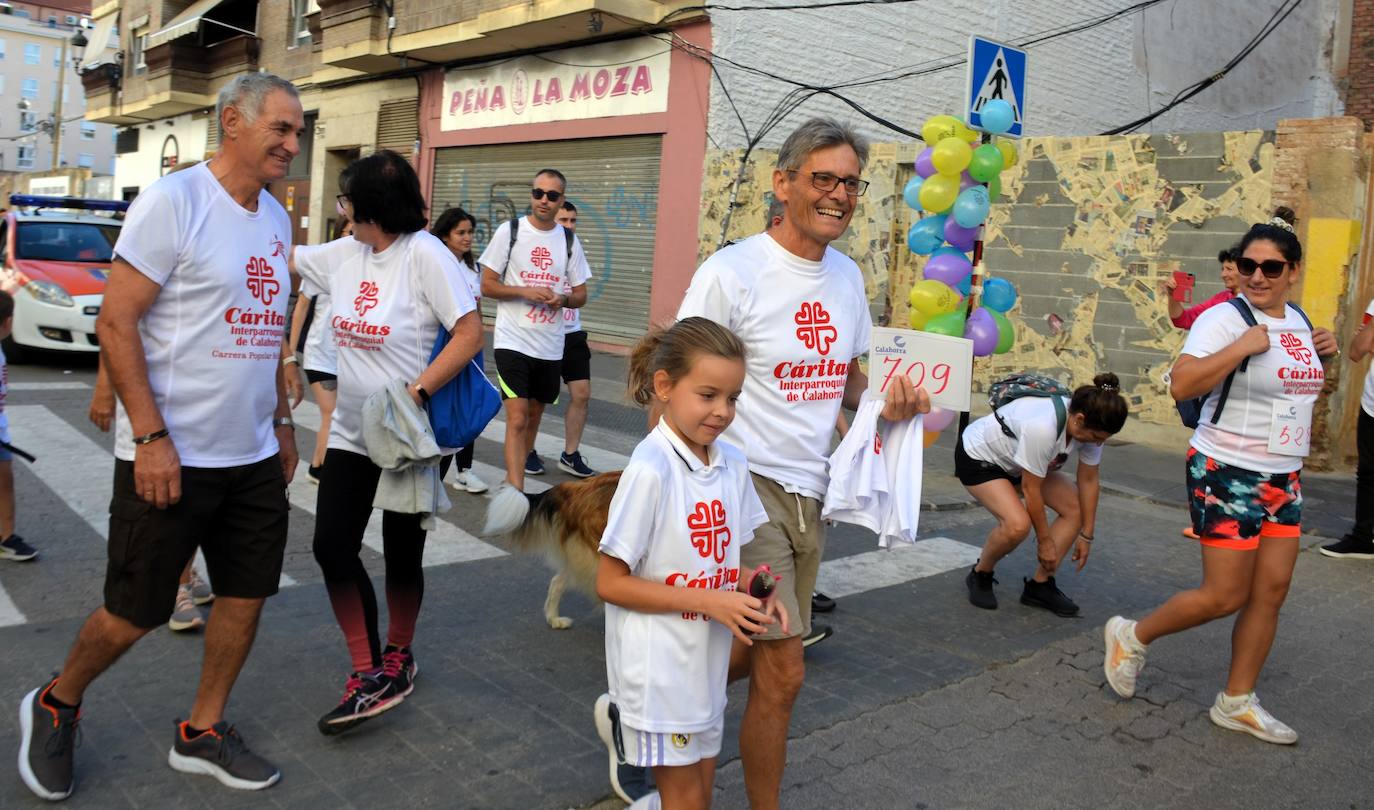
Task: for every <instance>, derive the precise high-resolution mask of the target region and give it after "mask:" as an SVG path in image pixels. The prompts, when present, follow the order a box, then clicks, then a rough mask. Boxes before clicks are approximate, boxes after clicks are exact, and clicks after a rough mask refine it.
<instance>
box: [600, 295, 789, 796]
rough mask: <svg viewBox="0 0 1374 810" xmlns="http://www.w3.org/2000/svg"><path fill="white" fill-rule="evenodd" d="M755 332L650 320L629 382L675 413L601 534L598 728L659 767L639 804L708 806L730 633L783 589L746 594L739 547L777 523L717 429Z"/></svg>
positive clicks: (631, 467) (768, 618) (642, 455)
mask: <svg viewBox="0 0 1374 810" xmlns="http://www.w3.org/2000/svg"><path fill="white" fill-rule="evenodd" d="M744 371H745V367H744V344H743V343H741V342H740V339H739V338H738V337H736V336H735V334H734V333H733V332H731V331H729V330H728V329H726V328H725V327H723V326H720V325H719V324H717V323H714V322H712V321H708V320H706V319H705V318H684V319H682V320H680V321H678V322H677V323H676V324H674V325H673V326H672V327H671V328H669V329H667V330H664V331H655V332H651V333H650V334H649V336H648V337H646V338H645V339H644V340H643V341H641V342H640V344H639V346H638V347H636V349H635V351H634V354H633V355H632V356H631V360H630V375H629V376H630V389H629V390H630V391H631V392H633V395H634V398H635V400H636V401H637V402H639V403H640V404H641V405H647V404H648V403H649V402H650V401H652V400H655V399H656V400H658V401H659V404H660V405H662V409H663V416H662V418H661V419H660V420H659V422H658V425H657V426H656V427H655V428H654V429H653V430H651V431H650V432H649V435H648V436H647V437H645V438H644V440H643V441H641V442H640V443H639V446H638V447H636V448H635V451H634V454H633V455H631V457H630V463H629V464H628V465H626V467H625V472H624V473H623V474H622V475H621V478H620V483H619V486H618V487H617V488H616V491H615V496H614V498H612V500H611V508H610V514H609V516H608V519H607V523H606V531H605V533H604V534H603V535H602V537H601V547H600V548H601V561H600V567H599V568H598V570H597V575H596V591H597V595H598V596H600V597H601V598H602V599H603V600H605V601H606V677H607V681H608V682H609V685H610V693H609V694H606V695H602V696H601V698H599V699H598V700H597V703H596V711H595V717H596V726H597V732H598V734H599V735H600V737H601V739H602V741H603V742H604V743H605V744H606V746H607V748H608V749H609V751H610V757H611V767H612V768H614V767H615V766H616V764H617V763H618V762H624V763H626V764H630V765H635V766H638V767H641V768H643V767H652V768H653V772H654V781H655V782H656V783H657V784H658V791H659V792H658V793H651V794H649V795H647V796H645V797H643V798H641V799H639V800H638V801H636V802H635V803H634V805H633V807H634V808H636V809H638V808H656V807H659V806H660V804H659V803H660V794H661V802H662V805H663V806H667V807H674V808H706V807H709V806H710V804H711V785H712V781H713V780H714V777H715V767H716V757H717V756H718V755H719V753H720V745H721V737H722V733H723V731H724V727H725V683H726V677H727V675H728V672H729V666H730V650H731V640H732V636H733V638H734V639H737V640H738V641H739V642H740V643H742V644H744V645H749V644H752V641H751V640H750V637H749V634H751V633H758V632H762V631H763V630H764V629H766V625H771V624H773V623H774V622H778V623H780V624H781V626H782V628H783V631H784V632H786V630H787V614H786V612H785V611H784V610H783V608H782V605H781V604H779V602H778V600H777V599H774V598H771V597H770V598H767V599H765V600H759V599H756V598H754V597H753V596H750V595H749V594H748V583H749V581H750V579H751V577H752V576H753V574H754V572H753V571H751V570H749V569H748V568H745V567H743V566H741V565H740V562H739V558H740V547H741V546H743V545H744V544H745V543H748V542H749V541H750V540H751V539H752V538H753V536H754V529H755V528H756V527H758V526H760V525H762V524H764V523H767V522H768V515H767V513H765V512H764V509H763V504H762V503H761V502H760V501H759V497H758V494H757V493H755V491H754V484H753V480H752V479H751V478H750V476H749V468H748V465H747V463H746V461H745V458H744V453H743V452H742V451H740V450H739V449H738V448H736V447H734V446H733V445H730V444H728V443H726V442H723V441H717V440H716V437H718V436H720V434H721V433H722V432H724V430H725V428H726V427H727V426H729V424H730V422H731V421H732V420H733V419H734V417H735V401H736V399H738V397H739V395H740V389H741V388H743V386H744Z"/></svg>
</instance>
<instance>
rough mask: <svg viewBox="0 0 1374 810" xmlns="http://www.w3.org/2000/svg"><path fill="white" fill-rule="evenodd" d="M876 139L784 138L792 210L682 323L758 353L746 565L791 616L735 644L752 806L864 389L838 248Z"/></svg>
mask: <svg viewBox="0 0 1374 810" xmlns="http://www.w3.org/2000/svg"><path fill="white" fill-rule="evenodd" d="M867 159H868V144H867V142H866V141H865V140H864V139H863V138H862V137H860V136H859V135H858V134H857V133H855V132H854V131H853V130H852V129H850V128H849V127H848V126H845V125H844V124H841V123H839V122H836V121H833V120H830V119H821V118H817V119H812V120H810V121H807V122H806V123H805V124H803V125H802V126H801V127H800V128H798V129H797V130H796V131H795V132H793V133H792V134H791V135H790V136H788V138H787V140H786V141H784V142H783V145H782V147H781V149H780V150H779V152H778V163H777V168H776V169H775V170H774V171H773V195H774V196H775V197H776V198H777V199H778V200H779V201H781V202H782V203H783V205H784V206H785V207H786V213H785V215H784V216H783V219H782V222H781V223H779V224H778V225H777V226H776V227H774V228H771V229H769V231H768V232H767V233H763V234H759V235H757V236H753V237H750V238H748V239H745V240H743V241H741V242H739V243H737V244H734V245H730V246H728V247H726V248H723V249H722V250H720V251H719V252H717V253H716V254H715V255H714V256H712V257H711V258H709V259H707V260H706V262H705V263H704V264H702V266H701V267H700V268H698V269H697V272H696V275H695V276H693V278H692V284H691V287H690V288H689V289H688V290H687V296H686V298H685V299H684V300H683V302H682V306H681V308H680V309H679V310H678V318H686V317H689V316H693V315H697V316H702V317H706V318H710V319H711V320H713V321H716V322H717V323H720V324H723V325H724V326H727V327H729V328H730V329H731V330H732V331H734V332H735V333H736V334H737V335H739V336H740V338H741V339H743V340H744V344H745V345H746V346H748V347H749V357H748V374H747V376H746V377H745V380H744V391H743V393H742V395H741V396H740V400H739V407H738V411H737V414H736V416H735V421H734V422H733V423H732V424H731V425H730V428H729V429H728V430H727V431H726V438H728V439H729V440H730V441H731V442H732V443H734V444H735V445H736V446H738V447H740V448H742V449H743V450H744V453H745V456H747V457H748V459H749V469H750V471H751V472H752V473H753V475H754V486H755V489H756V490H757V491H758V493H759V497H760V498H761V499H762V500H763V504H764V508H765V509H766V510H767V511H768V516H769V522H768V523H766V524H764V525H763V526H760V527H759V528H758V530H757V532H756V534H755V537H754V541H753V542H752V543H750V544H749V545H747V546H745V547H744V548H743V549H742V550H741V552H740V554H741V561H742V562H743V563H744V564H745V565H748V566H750V567H758V566H759V565H763V564H765V563H766V564H768V565H769V566H770V567H771V568H772V570H773V572H774V573H775V574H780V575H782V577H783V585H782V587H781V588H779V589H778V597H779V598H780V599H782V601H783V603H784V605H785V606H786V608H787V614H788V616H791V617H793V618H792V621H791V622H790V627H789V628H788V632H787V633H784V632H783V631H782V628H781V626H780V625H778V626H774V627H773V628H772V629H771V630H769V631H768V632H766V633H763V634H761V635H760V636H758V637H757V640H756V642H755V643H754V645H753V646H752V647H745V646H744V645H742V644H736V649H735V651H734V657H733V659H732V665H731V673H732V675H733V676H735V677H743V676H745V675H748V676H749V677H750V687H749V704H748V706H747V707H746V708H745V711H744V722H743V724H742V727H741V729H740V755H741V757H742V759H743V761H744V781H745V788H746V790H747V792H748V795H749V803H750V806H751V807H753V808H754V810H760V809H761V808H770V807H776V806H777V804H778V791H779V787H780V785H781V780H782V772H783V767H784V765H785V764H786V758H787V728H788V725H789V723H790V722H791V717H792V704H793V702H794V701H795V700H796V697H797V693H798V692H799V691H800V690H801V685H802V678H803V675H804V674H805V667H804V665H803V663H802V639H803V638H804V637H805V636H806V635H807V633H808V632H809V628H810V623H811V594H812V590H813V588H814V587H815V584H816V575H817V573H818V571H819V569H820V563H821V553H822V551H823V548H824V541H825V530H824V526H823V524H822V521H821V501H822V499H823V498H824V497H825V490H826V486H827V483H828V474H827V471H826V461H827V458H828V456H829V453H830V438H831V434H832V432H833V431H834V428H835V420H836V417H838V416H839V414H840V406H841V404H843V405H845V406H847V407H850V408H855V407H857V406H858V403H859V398H860V397H861V396H862V394H863V392H864V390H865V389H866V388H867V387H868V377H867V375H866V374H864V372H863V371H862V370H860V368H859V364H858V357H859V356H860V355H862V354H864V353H866V352H867V351H868V343H869V332H870V330H871V328H872V318H871V316H870V315H869V311H868V298H867V295H866V294H865V292H864V281H863V276H862V274H861V273H860V271H859V267H858V265H856V264H855V263H854V261H853V260H852V259H850V258H849V257H848V256H845V255H844V254H842V253H840V252H839V251H837V250H835V249H833V248H831V247H830V243H831V242H833V241H834V240H836V239H838V238H839V237H840V235H841V234H843V233H844V232H845V229H846V228H848V227H849V220H850V218H851V217H852V216H853V214H854V207H855V204H856V202H857V199H858V197H859V196H860V195H862V194H863V193H864V191H865V190H866V189H867V187H868V183H867V181H865V180H863V179H862V178H861V177H860V173H861V172H862V171H863V166H864V163H865V162H866V161H867ZM929 410H930V400H929V398H928V397H927V396H926V394H925V392H924V391H920V390H914V389H913V388H912V387H911V383H910V381H909V380H908V379H907V378H905V377H902V378H899V381H898V383H897V384H896V385H895V386H894V387H892V388H891V389H890V390H889V394H888V399H887V404H886V405H885V406H884V408H883V413H882V416H883V418H884V419H888V420H892V421H896V420H902V419H910V418H912V417H913V416H915V415H916V414H917V413H918V412H925V411H929Z"/></svg>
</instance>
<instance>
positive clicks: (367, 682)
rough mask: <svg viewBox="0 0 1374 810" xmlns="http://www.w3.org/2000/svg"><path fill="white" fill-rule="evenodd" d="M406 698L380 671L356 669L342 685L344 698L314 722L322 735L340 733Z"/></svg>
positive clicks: (393, 706)
mask: <svg viewBox="0 0 1374 810" xmlns="http://www.w3.org/2000/svg"><path fill="white" fill-rule="evenodd" d="M404 699H405V698H404V697H402V696H401V695H398V694H396V690H395V685H394V684H393V683H392V682H391V681H390V680H389V679H387V678H383V677H381V673H380V672H377V673H363V672H355V673H353V674H352V675H350V676H349V677H348V682H347V683H346V684H345V685H344V696H343V700H341V701H339V705H338V706H335V707H334V709H333V710H332V711H330V712H329V713H328V714H326V715H325V716H324V717H321V718H320V722H319V723H317V724H316V726H317V727H318V728H319V730H320V733H321V734H324V735H325V736H333V735H335V734H342V733H343V732H345V731H348V730H349V729H351V728H353V727H354V726H358V725H361V724H362V723H363V722H364V721H366V720H369V719H371V718H373V717H376V716H377V715H379V714H381V713H382V712H384V711H387V710H388V709H392V708H395V707H396V704H398V703H400V702H401V701H402V700H404Z"/></svg>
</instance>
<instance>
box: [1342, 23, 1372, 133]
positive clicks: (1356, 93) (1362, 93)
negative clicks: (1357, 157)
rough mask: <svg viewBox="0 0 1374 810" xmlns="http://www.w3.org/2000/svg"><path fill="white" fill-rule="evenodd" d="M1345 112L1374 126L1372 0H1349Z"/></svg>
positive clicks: (1368, 126)
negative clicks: (1351, 0) (1348, 47)
mask: <svg viewBox="0 0 1374 810" xmlns="http://www.w3.org/2000/svg"><path fill="white" fill-rule="evenodd" d="M1345 114H1346V115H1353V116H1355V117H1356V118H1359V119H1361V120H1362V121H1364V125H1365V129H1369V128H1371V127H1374V0H1353V2H1352V3H1351V14H1350V59H1349V66H1348V68H1347V70H1346V90H1345Z"/></svg>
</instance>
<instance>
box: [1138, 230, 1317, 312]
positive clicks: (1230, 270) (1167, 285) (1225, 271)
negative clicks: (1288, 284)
mask: <svg viewBox="0 0 1374 810" xmlns="http://www.w3.org/2000/svg"><path fill="white" fill-rule="evenodd" d="M1276 216H1278V217H1279V218H1281V219H1283V220H1284V221H1285V222H1287V223H1288V224H1289V225H1292V224H1293V222H1294V221H1295V219H1296V217H1295V216H1294V215H1293V210H1292V209H1291V208H1282V207H1280V208H1279V209H1278V213H1277V214H1276ZM1239 258H1240V251H1239V250H1238V249H1237V248H1235V247H1229V248H1227V249H1225V250H1223V251H1221V252H1220V253H1218V254H1217V261H1218V262H1220V263H1221V283H1222V284H1223V285H1225V289H1223V290H1222V291H1221V292H1219V293H1217V294H1216V295H1214V296H1212V297H1211V298H1208V299H1207V300H1206V301H1203V302H1202V303H1201V304H1194V305H1193V306H1191V307H1188V308H1186V309H1185V308H1184V304H1185V303H1186V302H1185V301H1183V300H1180V299H1179V297H1178V296H1176V295H1175V294H1174V293H1175V291H1176V290H1177V289H1178V284H1179V280H1178V276H1179V275H1183V274H1181V273H1174V274H1172V275H1170V276H1168V277H1167V278H1165V279H1164V281H1162V282H1160V291H1161V292H1162V293H1164V294H1165V296H1166V298H1165V300H1167V301H1168V304H1169V320H1170V321H1172V322H1173V324H1174V326H1177V327H1178V328H1179V329H1192V328H1193V324H1194V323H1195V322H1196V321H1197V319H1198V316H1199V315H1201V314H1202V313H1204V312H1206V311H1207V310H1209V309H1211V308H1212V307H1214V306H1216V305H1217V304H1224V303H1226V302H1227V301H1230V300H1231V299H1232V298H1235V297H1236V289H1237V288H1238V287H1239V286H1240V274H1239V273H1237V272H1236V260H1237V259H1239Z"/></svg>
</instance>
